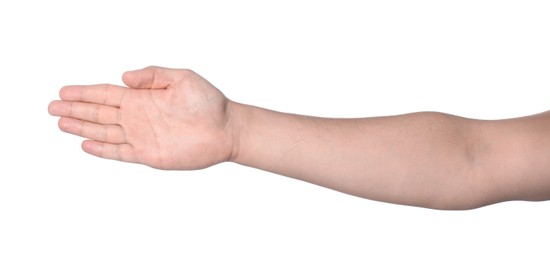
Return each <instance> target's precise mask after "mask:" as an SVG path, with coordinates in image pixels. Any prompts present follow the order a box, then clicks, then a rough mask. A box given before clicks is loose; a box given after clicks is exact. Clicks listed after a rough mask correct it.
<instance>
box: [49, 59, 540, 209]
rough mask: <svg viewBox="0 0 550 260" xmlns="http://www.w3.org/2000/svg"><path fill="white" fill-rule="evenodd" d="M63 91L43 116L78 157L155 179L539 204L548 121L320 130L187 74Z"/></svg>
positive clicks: (457, 204) (382, 120)
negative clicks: (218, 173) (249, 173)
mask: <svg viewBox="0 0 550 260" xmlns="http://www.w3.org/2000/svg"><path fill="white" fill-rule="evenodd" d="M124 81H125V83H126V84H127V85H128V86H129V88H124V87H119V86H113V85H95V86H69V87H65V88H63V89H62V90H61V93H60V96H61V98H62V100H61V101H54V102H52V103H51V104H50V107H49V111H50V113H51V114H52V115H56V116H60V117H61V119H60V123H59V126H60V128H61V129H62V130H63V131H65V132H69V133H73V134H77V135H80V136H83V137H85V138H88V139H91V140H87V141H85V142H84V143H83V149H84V150H85V151H86V152H88V153H91V154H94V155H96V156H100V157H103V158H108V159H116V160H121V161H128V162H135V163H141V164H146V165H149V166H152V167H155V168H160V169H199V168H204V167H208V166H210V165H213V164H217V163H220V162H224V161H233V162H236V163H239V164H243V165H247V166H251V167H255V168H259V169H264V170H267V171H270V172H274V173H278V174H281V175H285V176H288V177H291V178H296V179H301V180H305V181H308V182H312V183H315V184H318V185H322V186H326V187H329V188H332V189H335V190H339V191H342V192H346V193H349V194H353V195H357V196H360V197H364V198H368V199H374V200H379V201H386V202H391V203H398V204H405V205H414V206H421V207H429V208H440V209H468V208H475V207H479V206H483V205H487V204H491V203H496V202H500V201H506V200H544V199H550V163H549V161H550V160H548V158H550V148H548V147H550V146H549V145H550V137H547V134H546V133H547V132H548V131H550V115H548V114H540V115H535V116H531V117H525V118H518V119H510V120H502V121H481V120H472V119H466V118H461V117H456V116H451V115H446V114H441V113H433V112H424V113H415V114H407V115H399V116H391V117H378V118H361V119H328V118H316V117H307V116H301V115H293V114H285V113H279V112H275V111H270V110H266V109H262V108H258V107H253V106H248V105H243V104H239V103H236V102H233V101H230V100H228V99H227V98H225V96H223V94H222V93H221V92H220V91H219V90H217V89H216V88H215V87H213V86H212V85H211V84H210V83H208V82H207V81H206V80H204V79H203V78H201V77H200V76H198V75H197V74H195V73H193V72H191V71H188V70H173V69H164V68H157V67H150V68H146V69H144V70H139V71H135V72H129V73H126V74H125V76H124Z"/></svg>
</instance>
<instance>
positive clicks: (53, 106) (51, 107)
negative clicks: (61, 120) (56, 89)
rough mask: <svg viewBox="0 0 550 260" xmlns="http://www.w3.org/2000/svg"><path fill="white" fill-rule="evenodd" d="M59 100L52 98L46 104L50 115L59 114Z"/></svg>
mask: <svg viewBox="0 0 550 260" xmlns="http://www.w3.org/2000/svg"><path fill="white" fill-rule="evenodd" d="M60 112H61V111H60V108H59V100H54V101H52V102H50V104H48V113H49V114H50V115H52V116H59V114H60Z"/></svg>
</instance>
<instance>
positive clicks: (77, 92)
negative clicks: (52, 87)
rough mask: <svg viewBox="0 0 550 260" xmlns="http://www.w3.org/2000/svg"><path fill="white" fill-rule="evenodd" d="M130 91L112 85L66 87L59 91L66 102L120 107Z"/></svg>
mask: <svg viewBox="0 0 550 260" xmlns="http://www.w3.org/2000/svg"><path fill="white" fill-rule="evenodd" d="M127 90H128V89H127V88H125V87H121V86H116V85H111V84H99V85H87V86H78V85H74V86H65V87H63V88H61V90H60V91H59V97H60V98H61V100H64V101H78V102H86V103H95V104H101V105H108V106H114V107H119V106H120V103H121V102H122V98H123V97H124V94H125V93H126V91H127Z"/></svg>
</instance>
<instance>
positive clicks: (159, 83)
mask: <svg viewBox="0 0 550 260" xmlns="http://www.w3.org/2000/svg"><path fill="white" fill-rule="evenodd" d="M122 81H123V82H124V84H126V86H128V87H130V88H141V89H164V88H167V87H168V86H170V84H172V83H173V70H172V69H168V68H162V67H156V66H149V67H147V68H143V69H139V70H132V71H127V72H124V74H122Z"/></svg>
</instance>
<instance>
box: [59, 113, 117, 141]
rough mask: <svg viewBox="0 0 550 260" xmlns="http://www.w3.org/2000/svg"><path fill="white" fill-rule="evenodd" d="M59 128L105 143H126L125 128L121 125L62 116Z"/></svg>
mask: <svg viewBox="0 0 550 260" xmlns="http://www.w3.org/2000/svg"><path fill="white" fill-rule="evenodd" d="M59 129H61V130H62V131H63V132H67V133H70V134H74V135H78V136H82V137H84V138H87V139H92V140H96V141H100V142H105V143H112V144H123V143H126V138H125V136H124V130H123V129H122V127H120V126H119V125H100V124H95V123H90V122H87V121H84V120H79V119H74V118H69V117H62V118H60V119H59Z"/></svg>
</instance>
